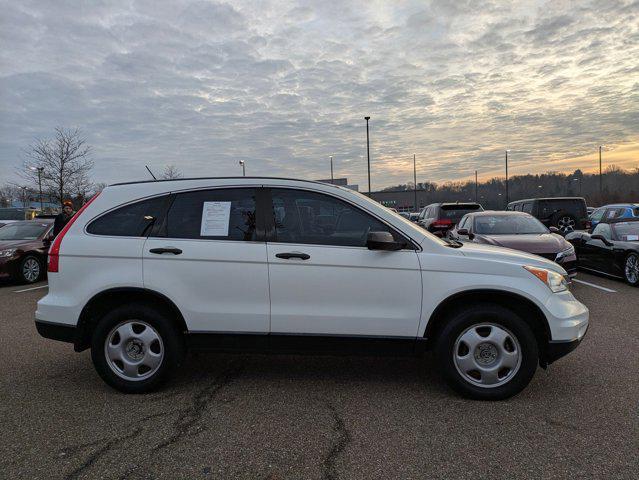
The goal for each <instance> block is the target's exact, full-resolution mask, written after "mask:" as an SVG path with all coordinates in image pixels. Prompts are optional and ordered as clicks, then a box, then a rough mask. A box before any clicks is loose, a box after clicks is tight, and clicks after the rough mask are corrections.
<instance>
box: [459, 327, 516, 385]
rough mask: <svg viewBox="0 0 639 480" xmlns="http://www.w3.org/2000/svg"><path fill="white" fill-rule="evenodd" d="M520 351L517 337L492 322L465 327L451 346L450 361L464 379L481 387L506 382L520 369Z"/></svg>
mask: <svg viewBox="0 0 639 480" xmlns="http://www.w3.org/2000/svg"><path fill="white" fill-rule="evenodd" d="M521 360H522V353H521V347H520V345H519V341H518V340H517V337H515V336H514V335H513V334H512V333H511V332H509V331H508V330H506V329H505V328H504V327H502V326H499V325H495V324H492V323H482V324H477V325H473V326H472V327H470V328H467V329H466V330H464V331H463V332H462V333H461V335H459V337H457V340H456V341H455V347H454V349H453V361H454V363H455V368H456V369H457V371H458V372H459V374H460V375H461V376H462V377H463V378H464V380H466V381H467V382H469V383H471V384H473V385H476V386H478V387H482V388H495V387H499V386H501V385H504V384H506V383H508V382H509V381H510V380H511V379H512V378H513V377H514V376H515V375H516V374H517V372H518V371H519V367H520V366H521Z"/></svg>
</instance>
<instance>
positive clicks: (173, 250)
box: [149, 247, 182, 255]
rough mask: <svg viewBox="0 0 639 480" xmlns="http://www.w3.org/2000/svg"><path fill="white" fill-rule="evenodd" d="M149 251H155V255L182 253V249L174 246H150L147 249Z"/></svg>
mask: <svg viewBox="0 0 639 480" xmlns="http://www.w3.org/2000/svg"><path fill="white" fill-rule="evenodd" d="M149 252H151V253H155V254H157V255H162V254H163V253H172V254H173V255H179V254H180V253H182V250H180V249H179V248H175V247H164V248H152V249H151V250H149Z"/></svg>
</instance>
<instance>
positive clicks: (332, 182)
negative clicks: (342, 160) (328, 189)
mask: <svg viewBox="0 0 639 480" xmlns="http://www.w3.org/2000/svg"><path fill="white" fill-rule="evenodd" d="M334 183H335V182H334V181H333V155H331V185H333V184H334Z"/></svg>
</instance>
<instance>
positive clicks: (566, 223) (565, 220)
mask: <svg viewBox="0 0 639 480" xmlns="http://www.w3.org/2000/svg"><path fill="white" fill-rule="evenodd" d="M575 225H576V222H575V219H574V218H572V217H569V216H568V215H566V216H564V217H561V218H560V219H559V220H558V221H557V228H559V230H561V231H562V232H564V233H568V232H572V231H573V230H574V229H575Z"/></svg>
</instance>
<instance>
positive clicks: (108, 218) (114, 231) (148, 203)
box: [87, 195, 167, 237]
mask: <svg viewBox="0 0 639 480" xmlns="http://www.w3.org/2000/svg"><path fill="white" fill-rule="evenodd" d="M166 198H167V196H166V195H164V196H161V197H155V198H150V199H148V200H142V201H140V202H135V203H131V204H129V205H125V206H123V207H120V208H117V209H115V210H113V211H111V212H109V213H107V214H106V215H103V216H101V217H100V218H98V219H96V220H94V221H93V222H91V223H90V224H89V226H88V227H87V232H88V233H90V234H92V235H108V236H112V237H143V236H145V235H147V234H148V233H149V230H150V228H151V226H152V225H153V224H154V222H155V221H156V220H157V219H158V218H160V217H161V216H162V214H163V210H164V205H165V202H166Z"/></svg>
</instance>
